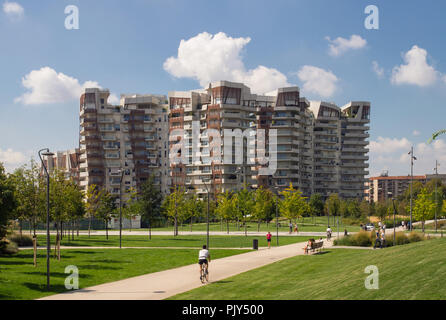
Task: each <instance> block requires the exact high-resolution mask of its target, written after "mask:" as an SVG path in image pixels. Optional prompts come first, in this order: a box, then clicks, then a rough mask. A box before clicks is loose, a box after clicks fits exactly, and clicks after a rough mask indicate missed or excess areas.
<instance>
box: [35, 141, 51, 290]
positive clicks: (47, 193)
mask: <svg viewBox="0 0 446 320" xmlns="http://www.w3.org/2000/svg"><path fill="white" fill-rule="evenodd" d="M42 151H45V152H44V153H42ZM38 154H39V158H40V161H41V162H42V166H43V168H44V170H45V173H46V287H47V289H48V290H49V289H50V253H51V247H50V175H49V173H48V169H47V167H46V166H45V163H44V162H43V159H42V156H46V157H47V164H48V159H49V157H52V156H54V153H52V152H50V149H48V148H46V149H42V150H39V152H38Z"/></svg>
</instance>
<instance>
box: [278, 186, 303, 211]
mask: <svg viewBox="0 0 446 320" xmlns="http://www.w3.org/2000/svg"><path fill="white" fill-rule="evenodd" d="M280 194H281V195H282V196H283V199H282V200H281V201H280V202H279V211H280V213H281V216H283V217H285V218H287V219H289V220H295V219H297V218H301V217H302V216H303V215H304V214H305V212H308V211H310V208H309V206H308V204H307V202H306V198H305V197H304V196H302V192H301V191H300V190H299V189H297V190H296V189H294V188H293V185H292V184H291V183H290V186H289V187H288V188H286V189H285V190H284V191H282V192H280Z"/></svg>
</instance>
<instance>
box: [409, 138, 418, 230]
mask: <svg viewBox="0 0 446 320" xmlns="http://www.w3.org/2000/svg"><path fill="white" fill-rule="evenodd" d="M408 154H409V155H410V231H412V189H413V188H412V185H413V161H414V160H417V158H416V157H414V155H413V146H412V148H411V149H410V152H409V153H408Z"/></svg>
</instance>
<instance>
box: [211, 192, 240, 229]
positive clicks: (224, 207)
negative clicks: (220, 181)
mask: <svg viewBox="0 0 446 320" xmlns="http://www.w3.org/2000/svg"><path fill="white" fill-rule="evenodd" d="M217 203H218V205H217V207H216V208H215V212H216V214H217V217H219V218H220V219H222V220H225V221H226V227H227V232H228V234H229V221H230V220H232V219H233V218H234V216H235V208H234V207H235V201H233V199H232V195H231V193H230V192H229V191H226V192H225V193H220V194H219V195H218V196H217Z"/></svg>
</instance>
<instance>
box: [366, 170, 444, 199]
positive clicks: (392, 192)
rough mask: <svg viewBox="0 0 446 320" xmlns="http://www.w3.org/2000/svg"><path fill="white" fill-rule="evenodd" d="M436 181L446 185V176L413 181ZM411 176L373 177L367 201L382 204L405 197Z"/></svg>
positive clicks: (429, 175)
mask: <svg viewBox="0 0 446 320" xmlns="http://www.w3.org/2000/svg"><path fill="white" fill-rule="evenodd" d="M434 179H439V180H441V182H442V183H444V184H446V174H438V175H435V174H427V175H423V176H413V181H414V182H415V181H419V182H421V183H426V182H429V181H431V180H434ZM411 181H412V177H411V176H388V175H383V176H379V177H372V178H370V179H369V184H368V190H367V192H366V200H368V201H369V202H381V201H386V200H388V199H391V198H392V197H393V198H397V197H399V196H401V195H403V194H404V193H405V192H406V190H408V189H409V188H410V183H411Z"/></svg>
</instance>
